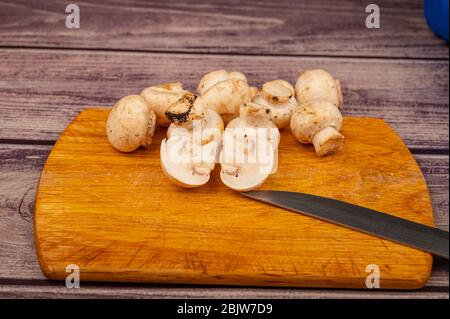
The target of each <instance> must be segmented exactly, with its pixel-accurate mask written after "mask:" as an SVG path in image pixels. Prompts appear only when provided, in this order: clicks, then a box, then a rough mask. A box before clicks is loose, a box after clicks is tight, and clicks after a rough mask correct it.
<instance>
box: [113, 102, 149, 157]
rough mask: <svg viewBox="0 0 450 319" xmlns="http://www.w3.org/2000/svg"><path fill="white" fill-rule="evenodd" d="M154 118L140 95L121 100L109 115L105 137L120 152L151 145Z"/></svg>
mask: <svg viewBox="0 0 450 319" xmlns="http://www.w3.org/2000/svg"><path fill="white" fill-rule="evenodd" d="M155 125H156V116H155V113H154V112H153V111H152V110H151V109H150V108H149V107H148V105H147V102H146V101H145V100H144V98H143V97H141V96H140V95H128V96H125V97H123V98H121V99H120V100H119V101H118V102H117V103H116V104H115V105H114V107H113V109H112V110H111V112H110V113H109V116H108V120H107V122H106V136H107V138H108V141H109V143H111V145H112V146H114V148H116V149H117V150H119V151H121V152H132V151H134V150H136V149H137V148H138V147H140V146H144V147H147V146H149V145H150V144H151V143H152V138H153V134H154V132H155Z"/></svg>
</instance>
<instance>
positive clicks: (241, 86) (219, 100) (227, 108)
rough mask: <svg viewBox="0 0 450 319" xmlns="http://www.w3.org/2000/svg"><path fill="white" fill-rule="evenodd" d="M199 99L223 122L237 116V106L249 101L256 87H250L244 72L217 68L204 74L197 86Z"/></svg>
mask: <svg viewBox="0 0 450 319" xmlns="http://www.w3.org/2000/svg"><path fill="white" fill-rule="evenodd" d="M197 91H198V92H199V93H200V97H199V101H198V102H197V103H201V104H202V105H203V106H204V107H205V108H210V109H212V110H214V111H216V112H217V113H219V114H220V116H222V119H223V120H224V121H225V123H228V122H229V121H230V120H232V119H233V118H235V117H237V116H239V107H240V106H241V105H242V104H243V103H246V102H250V101H251V100H252V99H253V97H254V96H255V94H256V88H254V87H250V86H249V85H248V83H247V79H246V77H245V75H244V74H242V73H240V72H227V71H225V70H217V71H213V72H210V73H208V74H206V75H205V76H204V77H203V78H202V79H201V80H200V83H199V84H198V86H197Z"/></svg>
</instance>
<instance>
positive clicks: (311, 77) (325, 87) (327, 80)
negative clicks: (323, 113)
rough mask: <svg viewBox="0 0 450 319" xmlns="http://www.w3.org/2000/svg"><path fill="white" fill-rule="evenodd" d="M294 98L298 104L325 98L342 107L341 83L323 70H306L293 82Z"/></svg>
mask: <svg viewBox="0 0 450 319" xmlns="http://www.w3.org/2000/svg"><path fill="white" fill-rule="evenodd" d="M295 92H296V98H297V102H298V104H299V105H301V104H303V103H306V102H309V101H312V100H325V101H328V102H330V103H332V104H334V105H335V106H336V107H337V108H339V109H340V108H342V106H343V97H342V92H341V84H340V82H339V80H335V79H334V78H333V76H332V75H331V74H330V73H328V72H327V71H325V70H322V69H314V70H307V71H305V72H303V73H302V74H300V76H299V78H298V79H297V83H296V84H295Z"/></svg>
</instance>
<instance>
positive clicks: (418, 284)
mask: <svg viewBox="0 0 450 319" xmlns="http://www.w3.org/2000/svg"><path fill="white" fill-rule="evenodd" d="M89 110H90V109H85V110H83V111H82V112H81V113H83V112H87V111H89ZM81 113H80V114H78V115H77V117H76V118H75V119H74V120H73V121H72V122H71V123H70V124H69V126H68V127H67V128H66V129H65V130H64V131H63V133H62V134H61V136H60V137H59V138H58V140H57V141H56V143H55V145H54V147H53V148H52V150H51V152H50V154H49V156H48V158H47V161H46V163H45V165H44V168H43V170H42V172H41V175H40V178H39V184H38V188H37V193H36V200H35V207H36V209H35V220H34V231H35V234H34V235H35V241H36V243H35V244H36V252H37V256H38V260H39V264H40V267H41V270H42V272H43V273H44V275H45V276H46V277H47V278H49V279H58V280H61V279H64V278H65V275H64V270H65V269H64V268H63V266H62V265H58V266H57V267H56V268H58V269H56V268H52V265H50V264H49V263H47V261H46V257H45V255H46V254H45V253H44V252H43V251H42V246H41V238H40V237H39V234H40V231H39V229H40V227H41V226H42V225H41V224H40V220H41V217H42V215H41V214H44V213H45V212H43V211H42V209H41V203H40V200H41V193H40V187H41V181H42V180H43V178H45V171H46V167H47V163H48V161H49V159H51V158H52V157H53V156H54V152H55V151H57V150H55V148H57V147H58V145H59V142H60V140H61V139H63V138H64V137H65V135H66V134H67V132H68V131H69V128H70V126H71V125H74V124H75V123H76V122H77V120H78V118H79V116H80V115H81ZM377 120H379V121H381V122H383V123H384V125H386V126H387V127H388V128H389V129H390V130H391V131H392V132H393V133H394V134H395V135H396V138H397V139H398V140H399V141H401V144H402V148H403V149H404V150H406V152H407V154H408V156H409V157H410V158H412V159H413V160H414V164H415V170H416V171H417V172H419V174H420V178H421V183H423V184H424V186H425V188H426V190H427V201H428V203H429V205H430V207H431V211H432V206H431V199H430V195H429V191H428V186H427V184H426V181H425V178H424V176H423V174H422V172H421V170H420V167H419V166H418V164H417V161H416V160H415V159H414V157H413V156H412V154H411V152H410V151H409V149H408V148H407V147H406V145H405V144H404V143H403V142H402V140H401V138H400V137H399V136H398V134H397V133H396V132H395V131H394V130H393V129H392V128H390V127H389V125H388V124H387V123H386V122H385V121H384V120H383V119H377ZM431 218H433V216H431ZM433 223H434V218H433ZM425 255H427V256H426V265H427V267H426V271H424V272H423V273H422V274H421V275H420V276H418V275H417V274H416V276H414V278H408V279H404V280H405V282H403V283H399V282H396V286H395V287H387V288H384V289H402V290H403V289H404V290H415V289H420V288H422V287H423V286H424V285H425V284H426V283H427V281H428V279H429V276H430V274H431V268H432V261H433V259H432V256H431V255H430V254H426V253H425ZM105 273H106V274H108V276H109V277H107V278H106V279H105V278H104V277H102V276H101V275H100V274H98V273H92V274H87V276H85V277H84V278H85V279H87V280H93V281H104V280H106V281H108V280H113V281H124V282H135V281H141V282H152V283H157V282H167V283H181V284H182V283H189V282H183V281H171V280H163V279H162V278H163V277H164V276H161V277H158V274H153V275H152V274H151V273H147V275H146V276H147V277H146V279H145V278H142V279H140V280H137V279H136V278H138V277H134V275H132V274H131V275H130V274H126V273H125V272H124V273H122V274H118V275H117V274H114V273H113V272H110V271H105ZM178 275H181V273H180V274H178ZM128 276H129V277H128ZM186 276H187V277H189V275H186ZM218 277H219V276H218ZM232 277H233V276H231V277H230V278H232ZM237 277H238V278H239V276H237ZM152 278H153V279H152ZM158 278H159V279H158ZM249 278H250V277H249ZM247 279H248V278H247ZM191 280H192V279H191ZM228 280H231V282H227V280H224V281H221V280H220V279H219V280H216V279H213V278H209V279H208V278H206V279H205V278H203V280H201V281H200V282H199V283H200V284H202V283H203V284H224V285H235V286H239V285H250V286H260V285H263V286H267V285H268V286H295V287H333V288H364V287H358V286H354V285H355V284H354V283H353V284H351V283H348V285H349V286H348V287H344V286H342V285H341V284H336V283H335V284H333V283H331V282H330V283H329V284H328V285H321V284H317V283H312V284H306V285H298V284H295V283H294V284H293V283H290V284H289V283H286V282H280V283H277V282H275V281H274V282H272V283H270V284H267V283H261V284H258V283H257V282H254V281H253V282H252V280H255V279H252V280H250V282H248V283H246V281H245V280H242V282H241V284H239V282H238V281H239V279H236V280H233V279H228ZM191 283H192V282H191Z"/></svg>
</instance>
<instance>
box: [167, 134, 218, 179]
mask: <svg viewBox="0 0 450 319" xmlns="http://www.w3.org/2000/svg"><path fill="white" fill-rule="evenodd" d="M186 137H187V138H186ZM218 145H219V142H211V143H208V144H206V145H195V146H193V143H192V141H191V139H190V138H189V135H186V136H184V137H183V136H180V135H175V136H172V137H171V138H167V139H164V140H163V141H162V142H161V150H160V157H161V166H162V169H163V172H164V173H165V174H166V176H167V177H169V179H170V180H171V181H172V182H173V183H174V184H175V185H177V186H179V187H185V188H194V187H199V186H202V185H205V184H206V183H207V182H208V181H209V178H210V173H211V171H212V170H213V169H214V166H215V162H216V161H215V157H216V153H217V147H218Z"/></svg>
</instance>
